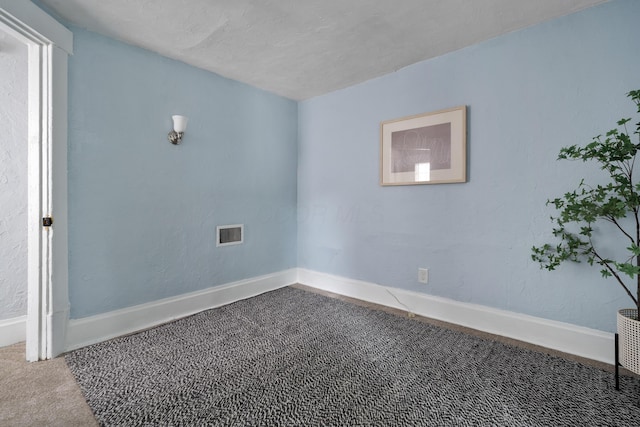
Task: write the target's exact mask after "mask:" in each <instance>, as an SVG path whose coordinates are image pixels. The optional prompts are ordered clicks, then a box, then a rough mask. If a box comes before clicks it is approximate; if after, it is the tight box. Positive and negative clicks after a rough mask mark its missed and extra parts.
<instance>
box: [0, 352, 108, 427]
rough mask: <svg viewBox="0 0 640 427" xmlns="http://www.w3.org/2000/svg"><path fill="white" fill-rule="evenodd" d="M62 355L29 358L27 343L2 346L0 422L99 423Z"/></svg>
mask: <svg viewBox="0 0 640 427" xmlns="http://www.w3.org/2000/svg"><path fill="white" fill-rule="evenodd" d="M96 425H97V423H96V420H95V419H94V417H93V414H92V412H91V409H89V406H88V405H87V403H86V402H85V400H84V397H83V396H82V393H81V392H80V389H79V388H78V385H77V384H76V382H75V379H74V378H73V375H71V372H69V369H68V368H67V365H66V364H65V362H64V359H63V358H62V357H59V358H56V359H53V360H47V361H43V362H35V363H29V362H27V361H26V360H25V344H24V343H18V344H14V345H11V346H8V347H3V348H1V349H0V426H3V427H14V426H15V427H25V426H34V427H40V426H60V427H73V426H78V427H92V426H96Z"/></svg>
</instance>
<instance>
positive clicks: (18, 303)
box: [0, 32, 27, 320]
mask: <svg viewBox="0 0 640 427" xmlns="http://www.w3.org/2000/svg"><path fill="white" fill-rule="evenodd" d="M26 314H27V48H26V46H25V45H23V44H22V43H20V42H19V41H17V40H15V39H14V38H13V37H11V36H9V35H8V34H5V33H3V32H0V320H3V319H9V318H12V317H17V316H23V315H26Z"/></svg>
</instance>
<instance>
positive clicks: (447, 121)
mask: <svg viewBox="0 0 640 427" xmlns="http://www.w3.org/2000/svg"><path fill="white" fill-rule="evenodd" d="M459 182H467V107H466V106H461V107H456V108H451V109H448V110H440V111H434V112H431V113H424V114H418V115H415V116H410V117H403V118H400V119H395V120H387V121H384V122H382V123H381V124H380V185H415V184H449V183H459Z"/></svg>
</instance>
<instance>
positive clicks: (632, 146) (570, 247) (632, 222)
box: [531, 90, 640, 313]
mask: <svg viewBox="0 0 640 427" xmlns="http://www.w3.org/2000/svg"><path fill="white" fill-rule="evenodd" d="M627 96H628V97H629V98H631V100H632V101H633V102H634V103H635V104H636V107H637V108H638V113H640V90H634V91H631V92H629V93H628V94H627ZM630 121H631V119H621V120H619V121H618V127H617V128H616V129H612V130H610V131H609V132H607V134H606V135H604V136H602V135H598V136H596V137H595V138H593V141H592V142H591V143H589V144H587V145H586V146H584V147H580V146H577V145H572V146H570V147H564V148H562V149H561V150H560V154H559V155H558V160H582V161H585V162H586V161H595V162H597V163H598V164H599V166H600V168H601V169H602V170H604V171H605V172H607V174H608V177H609V180H608V182H606V183H605V184H598V185H595V186H591V185H588V184H587V183H586V182H585V181H584V179H583V180H582V181H581V182H580V184H579V185H578V187H577V188H576V189H575V190H573V191H571V192H568V193H566V194H565V195H564V196H562V197H557V198H555V199H553V200H547V205H552V206H553V207H555V209H556V211H557V212H558V213H557V215H556V216H552V217H551V221H552V222H553V223H554V226H553V235H554V236H555V237H557V238H558V239H559V242H558V243H557V244H548V243H547V244H544V245H543V246H540V247H536V246H534V247H533V248H532V254H531V258H532V259H533V260H534V261H537V262H538V263H540V267H541V268H546V269H547V270H555V269H556V267H558V266H559V265H560V264H561V263H562V262H564V261H573V262H581V261H585V260H586V261H587V263H589V264H590V265H593V264H596V265H599V266H600V267H602V268H601V270H600V272H601V273H602V276H603V277H613V278H614V279H615V280H616V281H617V282H618V283H619V284H620V285H621V286H622V287H623V288H624V290H625V291H626V293H627V295H629V297H630V298H631V299H632V300H633V302H634V304H635V307H636V308H637V309H638V313H640V215H639V213H640V182H637V181H634V178H635V176H634V173H635V171H634V167H635V162H636V156H637V155H638V151H639V150H640V122H638V123H636V125H635V132H633V133H629V130H628V126H627V124H628V123H629V122H630ZM638 172H639V173H640V171H638ZM600 221H606V222H608V223H610V224H612V225H613V228H614V229H615V230H617V232H618V235H619V236H620V238H621V239H622V240H623V241H625V242H626V243H625V246H626V249H627V251H626V252H625V255H624V256H622V257H621V258H620V259H613V258H609V257H608V256H607V255H605V253H604V252H603V249H602V248H601V246H599V245H598V242H597V241H596V240H597V239H596V236H595V235H594V231H595V227H596V223H598V222H600Z"/></svg>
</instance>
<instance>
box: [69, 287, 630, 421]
mask: <svg viewBox="0 0 640 427" xmlns="http://www.w3.org/2000/svg"><path fill="white" fill-rule="evenodd" d="M66 361H67V364H68V365H69V368H70V369H71V371H72V372H73V374H74V375H75V377H76V379H77V381H78V383H79V384H80V388H81V389H82V392H83V393H84V395H85V397H86V399H87V401H88V403H89V405H90V406H91V408H92V410H93V411H94V414H95V416H96V418H97V420H98V421H99V422H100V424H102V425H108V426H116V425H117V426H120V425H307V426H308V425H380V426H392V425H403V426H404V425H423V426H424V425H426V426H429V425H433V426H442V425H460V426H465V425H494V426H496V425H497V426H502V425H505V426H560V425H562V426H568V425H575V426H585V425H612V426H615V425H618V426H637V425H640V407H638V405H637V402H638V396H639V395H640V390H639V384H638V380H637V379H636V378H631V377H622V380H621V391H616V390H615V389H614V379H613V375H612V374H611V372H607V371H604V370H601V369H598V368H594V367H591V366H587V365H584V364H580V363H577V362H574V361H570V360H566V359H564V358H560V357H555V356H550V355H546V354H542V353H539V352H536V351H531V350H528V349H524V348H521V347H514V346H509V345H506V344H504V343H501V342H497V341H491V340H485V339H482V338H480V337H477V336H473V335H468V334H464V333H462V332H459V331H455V330H450V329H445V328H440V327H438V326H435V325H431V324H427V323H424V322H421V321H417V320H415V319H409V318H406V317H400V316H397V315H394V314H390V313H387V312H385V311H380V310H372V309H369V308H366V307H362V306H358V305H354V304H350V303H347V302H343V301H340V300H337V299H333V298H328V297H325V296H322V295H318V294H314V293H311V292H306V291H303V290H299V289H294V288H284V289H280V290H277V291H273V292H269V293H267V294H263V295H260V296H258V297H255V298H251V299H248V300H244V301H240V302H237V303H234V304H230V305H228V306H224V307H221V308H217V309H213V310H209V311H206V312H203V313H200V314H197V315H195V316H191V317H189V318H186V319H182V320H179V321H176V322H173V323H170V324H166V325H163V326H160V327H158V328H154V329H150V330H147V331H144V332H142V333H139V334H135V335H130V336H126V337H121V338H118V339H114V340H111V341H108V342H104V343H100V344H97V345H94V346H90V347H86V348H83V349H80V350H77V351H75V352H72V353H70V354H68V355H67V356H66Z"/></svg>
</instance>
